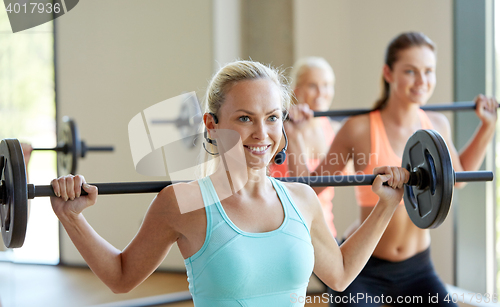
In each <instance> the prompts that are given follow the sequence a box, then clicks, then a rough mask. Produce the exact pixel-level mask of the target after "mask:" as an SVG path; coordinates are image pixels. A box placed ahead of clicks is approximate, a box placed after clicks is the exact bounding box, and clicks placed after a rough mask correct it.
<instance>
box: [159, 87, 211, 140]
mask: <svg viewBox="0 0 500 307" xmlns="http://www.w3.org/2000/svg"><path fill="white" fill-rule="evenodd" d="M202 120H203V117H202V115H201V110H200V105H199V103H198V99H196V95H195V94H192V95H189V96H187V99H184V100H183V101H182V103H181V108H180V112H179V116H178V117H177V118H176V119H153V120H151V123H152V124H156V125H158V124H163V125H175V127H176V128H177V129H178V130H179V133H180V135H181V138H182V140H183V142H184V145H185V146H186V147H187V148H192V147H195V146H196V140H197V137H196V136H197V133H198V128H199V127H200V125H201V123H202Z"/></svg>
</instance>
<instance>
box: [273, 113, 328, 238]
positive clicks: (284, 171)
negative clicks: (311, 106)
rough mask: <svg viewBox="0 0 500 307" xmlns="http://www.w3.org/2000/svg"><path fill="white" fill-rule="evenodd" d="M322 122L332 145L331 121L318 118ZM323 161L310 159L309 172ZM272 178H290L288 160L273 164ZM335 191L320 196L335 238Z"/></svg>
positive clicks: (326, 190)
mask: <svg viewBox="0 0 500 307" xmlns="http://www.w3.org/2000/svg"><path fill="white" fill-rule="evenodd" d="M318 119H319V120H320V121H321V126H322V129H323V133H324V135H325V141H326V142H327V144H331V143H332V142H333V139H334V138H335V132H334V131H333V128H332V125H331V124H330V120H329V119H328V117H320V118H318ZM320 162H321V161H320V160H319V159H308V160H307V168H308V169H309V170H314V169H315V168H316V167H317V166H318V165H319V163H320ZM269 171H270V175H271V177H289V176H290V173H289V171H288V158H286V159H285V162H284V163H283V164H281V165H276V164H274V163H272V164H271V165H270V167H269ZM334 195H335V193H334V189H333V187H328V188H326V189H324V190H323V191H321V193H319V194H318V198H319V201H320V202H321V207H322V208H323V215H324V217H325V221H326V225H328V228H329V229H330V232H331V233H332V235H333V236H334V237H336V236H337V230H336V229H335V225H334V224H333V212H332V209H333V204H332V200H333V197H334Z"/></svg>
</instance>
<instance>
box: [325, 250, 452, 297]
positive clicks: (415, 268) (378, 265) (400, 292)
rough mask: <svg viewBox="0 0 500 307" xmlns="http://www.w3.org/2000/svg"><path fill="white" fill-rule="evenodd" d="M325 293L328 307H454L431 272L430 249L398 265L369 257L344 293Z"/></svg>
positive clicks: (439, 281) (432, 270) (437, 278)
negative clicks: (420, 306) (327, 295)
mask: <svg viewBox="0 0 500 307" xmlns="http://www.w3.org/2000/svg"><path fill="white" fill-rule="evenodd" d="M328 291H329V293H330V301H331V303H330V306H382V305H387V306H400V305H408V304H410V305H416V304H420V305H424V306H425V305H427V306H429V305H431V306H457V305H456V304H454V303H452V302H451V297H450V296H448V297H446V296H447V294H448V292H447V291H446V288H445V287H444V284H443V282H441V280H440V279H439V277H438V276H437V274H436V272H435V271H434V267H433V265H432V261H431V257H430V248H428V249H426V250H425V251H423V252H421V253H419V254H416V255H415V256H413V257H411V258H408V259H406V260H403V261H400V262H391V261H387V260H383V259H380V258H376V257H373V256H372V257H371V258H370V260H368V263H367V264H366V266H365V267H364V269H363V270H362V271H361V273H360V274H359V276H358V277H356V279H355V280H354V281H353V282H352V283H351V285H349V287H347V289H346V290H345V291H344V292H336V291H334V290H332V289H329V290H328ZM446 298H448V299H449V301H445V300H444V299H446Z"/></svg>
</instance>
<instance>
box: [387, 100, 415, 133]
mask: <svg viewBox="0 0 500 307" xmlns="http://www.w3.org/2000/svg"><path fill="white" fill-rule="evenodd" d="M419 109H420V105H418V104H416V103H408V102H404V101H401V100H398V99H397V98H392V97H389V99H388V100H387V104H386V106H385V107H384V108H383V109H382V110H381V114H382V115H383V116H384V117H385V118H386V119H388V120H390V121H392V122H393V123H394V124H395V125H398V126H402V127H411V126H414V125H418V124H419V123H420V117H419V114H418V112H419Z"/></svg>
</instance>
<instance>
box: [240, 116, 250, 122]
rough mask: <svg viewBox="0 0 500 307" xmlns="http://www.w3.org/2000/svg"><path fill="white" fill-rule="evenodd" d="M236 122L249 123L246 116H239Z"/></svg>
mask: <svg viewBox="0 0 500 307" xmlns="http://www.w3.org/2000/svg"><path fill="white" fill-rule="evenodd" d="M238 120H239V121H240V122H248V121H250V118H249V117H248V116H246V115H244V116H240V117H239V118H238Z"/></svg>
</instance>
